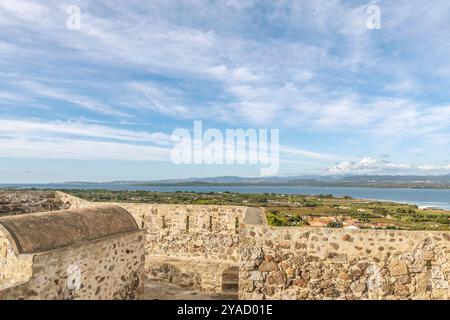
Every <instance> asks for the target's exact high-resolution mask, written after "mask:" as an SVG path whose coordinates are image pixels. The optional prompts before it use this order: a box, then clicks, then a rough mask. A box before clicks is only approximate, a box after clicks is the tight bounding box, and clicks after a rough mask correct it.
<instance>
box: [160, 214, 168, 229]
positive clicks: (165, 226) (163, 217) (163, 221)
mask: <svg viewBox="0 0 450 320" xmlns="http://www.w3.org/2000/svg"><path fill="white" fill-rule="evenodd" d="M161 220H162V227H163V229H165V228H167V224H166V216H162V217H161Z"/></svg>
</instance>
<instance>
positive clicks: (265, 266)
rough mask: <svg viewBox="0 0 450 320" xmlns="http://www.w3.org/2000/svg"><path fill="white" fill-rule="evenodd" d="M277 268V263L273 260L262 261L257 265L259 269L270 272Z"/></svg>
mask: <svg viewBox="0 0 450 320" xmlns="http://www.w3.org/2000/svg"><path fill="white" fill-rule="evenodd" d="M275 270H278V264H277V263H276V262H274V261H263V262H262V263H261V265H260V266H259V271H261V272H270V271H275Z"/></svg>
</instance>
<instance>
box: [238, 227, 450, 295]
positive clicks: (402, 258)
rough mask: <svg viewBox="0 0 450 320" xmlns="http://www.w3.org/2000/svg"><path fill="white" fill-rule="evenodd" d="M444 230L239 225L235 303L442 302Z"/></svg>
mask: <svg viewBox="0 0 450 320" xmlns="http://www.w3.org/2000/svg"><path fill="white" fill-rule="evenodd" d="M449 241H450V234H449V233H448V232H425V231H424V232H420V231H388V230H352V231H348V230H343V229H326V228H282V227H267V226H246V227H245V228H243V229H242V230H241V237H240V257H241V261H240V275H239V276H240V280H239V297H240V298H241V299H448V298H449V297H450V291H449V279H450V248H449V243H450V242H449Z"/></svg>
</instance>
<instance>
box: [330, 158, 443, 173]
mask: <svg viewBox="0 0 450 320" xmlns="http://www.w3.org/2000/svg"><path fill="white" fill-rule="evenodd" d="M449 170H450V164H411V163H393V162H389V161H385V160H378V159H375V158H371V157H366V158H363V159H361V160H359V161H344V162H341V163H339V164H337V165H335V166H333V167H330V168H327V169H326V172H328V173H331V174H399V173H400V174H401V173H403V174H418V173H419V174H420V173H422V174H424V173H425V174H426V173H429V174H433V173H435V174H437V173H448V171H449Z"/></svg>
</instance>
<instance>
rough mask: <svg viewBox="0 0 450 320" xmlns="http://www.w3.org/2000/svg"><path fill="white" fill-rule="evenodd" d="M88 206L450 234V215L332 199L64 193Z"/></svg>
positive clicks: (404, 206) (411, 207)
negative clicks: (190, 210) (239, 209)
mask: <svg viewBox="0 0 450 320" xmlns="http://www.w3.org/2000/svg"><path fill="white" fill-rule="evenodd" d="M65 192H68V193H70V194H72V195H74V196H77V197H80V198H83V199H86V200H89V201H117V202H141V203H171V204H204V205H245V206H256V207H264V208H266V214H267V219H268V221H269V224H271V225H275V226H299V227H300V226H306V225H310V226H322V227H330V228H342V227H344V228H345V227H350V226H353V227H357V228H376V229H401V230H450V211H445V210H438V209H426V210H422V209H419V208H418V207H417V206H416V205H408V204H399V203H394V202H379V201H369V200H363V199H353V198H350V197H342V198H339V197H333V196H331V195H314V196H312V195H311V196H306V195H283V194H240V193H230V192H223V193H196V192H148V191H109V190H65Z"/></svg>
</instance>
